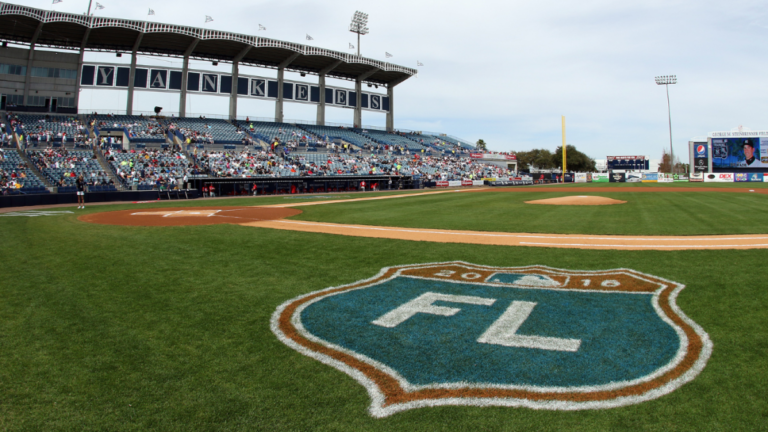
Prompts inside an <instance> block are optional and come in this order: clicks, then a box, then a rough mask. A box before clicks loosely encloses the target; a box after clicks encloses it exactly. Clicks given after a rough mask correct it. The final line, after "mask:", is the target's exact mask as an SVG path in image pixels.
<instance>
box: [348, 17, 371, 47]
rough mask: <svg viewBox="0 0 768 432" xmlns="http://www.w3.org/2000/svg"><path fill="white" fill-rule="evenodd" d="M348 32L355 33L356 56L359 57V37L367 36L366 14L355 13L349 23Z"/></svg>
mask: <svg viewBox="0 0 768 432" xmlns="http://www.w3.org/2000/svg"><path fill="white" fill-rule="evenodd" d="M349 31H351V32H352V33H357V55H360V35H367V34H368V31H369V29H368V14H367V13H363V12H360V11H356V12H355V14H354V15H352V22H351V23H349Z"/></svg>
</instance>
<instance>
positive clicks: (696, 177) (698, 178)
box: [691, 173, 704, 182]
mask: <svg viewBox="0 0 768 432" xmlns="http://www.w3.org/2000/svg"><path fill="white" fill-rule="evenodd" d="M691 181H692V182H703V181H704V173H693V174H691Z"/></svg>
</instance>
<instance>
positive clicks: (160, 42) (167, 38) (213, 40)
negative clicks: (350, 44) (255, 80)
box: [0, 2, 416, 84]
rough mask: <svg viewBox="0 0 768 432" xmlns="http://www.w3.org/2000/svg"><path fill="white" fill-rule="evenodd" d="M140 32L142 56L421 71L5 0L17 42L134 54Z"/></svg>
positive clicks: (339, 70) (379, 74)
mask: <svg viewBox="0 0 768 432" xmlns="http://www.w3.org/2000/svg"><path fill="white" fill-rule="evenodd" d="M89 30H90V33H89ZM86 35H87V36H88V37H87V39H86ZM140 35H141V36H142V37H141V40H140V43H139V46H138V48H137V53H139V54H147V55H155V56H167V57H184V55H185V52H186V51H187V50H188V49H190V48H193V49H192V51H191V52H190V53H189V56H190V58H194V59H198V60H206V61H220V62H232V61H234V59H235V58H237V57H239V56H241V55H242V53H243V52H244V51H245V48H246V47H249V46H250V47H251V48H250V49H249V50H247V52H246V53H245V55H244V56H243V57H242V59H241V60H240V64H242V65H249V66H256V67H266V68H277V67H278V65H280V64H281V63H283V62H285V61H286V60H289V59H291V57H293V56H295V55H297V56H296V57H295V58H294V59H293V60H292V61H290V64H289V65H288V66H285V69H287V70H290V71H295V72H304V73H309V74H318V73H319V72H320V71H322V70H323V69H326V68H328V67H330V66H333V65H334V64H336V63H338V65H336V66H335V67H334V68H333V69H332V70H330V71H329V72H327V76H329V77H333V78H340V79H347V80H354V79H356V78H357V77H360V76H363V77H365V79H364V81H365V82H367V83H373V84H397V83H399V82H402V81H404V80H406V79H408V78H409V77H411V76H413V75H415V74H416V70H415V69H411V68H407V67H404V66H398V65H395V64H392V63H387V62H382V61H379V60H374V59H369V58H365V57H361V56H357V55H354V54H347V53H342V52H338V51H332V50H328V49H323V48H317V47H312V46H307V45H301V44H297V43H292V42H283V41H278V40H274V39H267V38H263V37H259V36H248V35H243V34H238V33H230V32H225V31H220V30H211V29H205V28H200V27H189V26H180V25H174V24H162V23H156V22H148V21H137V20H126V19H120V18H103V17H96V16H90V17H89V16H86V15H85V14H83V15H79V14H72V13H64V12H56V11H48V10H43V9H37V8H32V7H27V6H20V5H15V4H10V3H3V2H0V40H3V41H7V42H11V43H17V44H22V45H25V44H26V45H30V44H32V43H34V44H35V45H36V46H47V47H51V48H57V49H72V50H79V49H80V48H81V46H82V44H83V41H84V40H85V46H84V49H85V50H87V51H106V52H129V53H130V52H133V49H134V45H135V44H136V42H137V41H138V40H139V36H140ZM195 42H197V43H196V44H195ZM339 62H340V63H339Z"/></svg>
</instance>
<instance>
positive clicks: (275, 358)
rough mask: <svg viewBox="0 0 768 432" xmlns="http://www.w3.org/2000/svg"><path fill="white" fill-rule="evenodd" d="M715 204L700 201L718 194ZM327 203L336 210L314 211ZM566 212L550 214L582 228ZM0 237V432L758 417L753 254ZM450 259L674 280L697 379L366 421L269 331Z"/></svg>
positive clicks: (449, 197)
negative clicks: (700, 350) (624, 399)
mask: <svg viewBox="0 0 768 432" xmlns="http://www.w3.org/2000/svg"><path fill="white" fill-rule="evenodd" d="M531 195H536V194H531ZM635 195H641V194H633V195H632V196H635ZM493 196H496V197H497V198H502V199H507V198H512V197H514V196H517V194H498V193H488V194H480V193H478V194H474V193H473V194H458V193H457V194H443V195H435V196H434V197H419V198H418V200H420V201H419V203H418V204H417V205H418V206H422V207H423V210H422V212H420V213H418V214H416V215H412V216H410V218H411V220H412V221H413V223H416V222H418V220H420V219H421V218H423V219H424V220H429V221H431V222H430V223H434V221H435V218H437V220H438V221H439V223H440V224H453V225H455V226H464V227H465V228H466V225H471V224H468V223H467V221H469V220H471V219H472V218H473V217H475V215H476V214H482V213H486V212H494V211H499V212H502V211H503V209H501V208H500V209H498V210H494V206H493V205H492V203H491V202H489V201H486V200H488V199H490V197H493ZM547 196H552V195H551V194H548V195H547ZM438 197H439V199H437V198H438ZM719 197H722V199H723V200H725V203H730V204H729V205H737V204H738V201H736V202H732V201H729V200H730V199H731V198H732V197H733V198H734V199H735V198H736V196H732V195H718V194H715V195H714V196H711V197H710V196H708V197H707V199H719ZM747 197H748V199H751V200H754V201H750V202H748V203H747V204H749V205H752V206H757V207H755V208H756V209H764V207H760V206H764V205H765V203H764V200H765V197H752V196H745V198H747ZM653 198H654V199H658V197H656V196H654V197H653ZM761 199H762V200H763V201H760V200H761ZM410 200H414V199H413V198H403V199H396V200H382V201H372V202H371V205H374V203H375V206H378V209H379V211H380V212H383V213H387V214H388V215H389V216H388V217H389V219H388V220H389V221H397V222H398V223H399V222H400V220H399V219H397V218H398V215H397V214H398V212H400V211H404V212H405V213H409V212H411V213H413V212H414V211H415V210H414V208H415V207H410V205H411V204H410ZM463 200H469V201H463ZM475 200H477V201H475ZM676 200H677V198H675V199H672V200H671V202H675V201H676ZM254 201H258V202H259V204H264V203H267V202H272V201H276V202H285V201H286V200H284V199H282V197H277V198H269V199H265V200H254ZM246 202H250V200H239V199H238V200H216V201H208V202H206V201H202V200H197V201H194V202H192V203H189V204H190V205H196V206H200V205H206V204H209V205H214V206H220V205H244V204H245V203H246ZM716 202H717V204H716V205H713V206H712V207H713V208H716V207H719V206H722V205H726V204H723V203H721V202H720V201H716ZM176 204H177V203H173V204H171V205H174V206H175V205H176ZM646 204H647V205H650V204H651V203H650V202H647V203H646ZM161 205H162V206H169V204H168V203H162V204H161ZM701 205H704V203H702V204H701ZM157 206H160V205H153V206H132V207H131V206H125V205H122V206H109V207H99V208H96V207H89V208H88V209H86V210H85V211H86V212H92V211H105V210H108V209H122V208H142V207H157ZM349 206H351V204H338V205H329V206H313V207H305V208H304V210H305V212H306V213H304V215H302V216H305V217H306V216H312V215H313V214H314V216H313V217H316V218H318V219H319V218H320V217H321V216H322V217H324V218H327V219H338V218H342V219H345V220H346V219H347V218H348V219H349V220H350V221H353V222H352V223H363V222H369V221H372V220H376V219H375V218H374V217H373V213H374V209H373V208H367V207H366V206H363V203H360V204H355V205H354V206H353V207H349ZM357 206H362V207H357ZM403 206H404V209H403ZM456 206H461V207H460V208H457V207H456ZM502 207H503V206H502ZM673 208H674V207H673ZM326 209H328V210H334V209H335V211H329V212H328V213H323V212H325V211H326ZM448 209H454V210H453V211H448ZM315 211H320V213H315ZM81 212H82V211H81ZM334 212H335V213H336V214H335V215H334V214H332V213H334ZM353 212H354V214H357V216H356V217H353V216H354V214H353ZM462 212H465V213H466V212H470V214H468V215H467V214H463V213H462ZM650 213H652V212H648V214H650ZM746 213H748V214H750V215H751V216H750V219H749V220H750V221H756V220H758V219H759V218H760V217H761V216H762V215H761V214H759V213H758V211H757V210H754V209H752V210H751V211H749V212H746ZM708 214H711V213H708ZM715 214H718V213H715ZM763 214H765V213H763ZM644 215H646V213H641V214H639V215H638V214H637V213H635V212H629V213H626V214H625V216H626V217H627V219H624V221H625V223H626V224H629V225H632V224H636V223H639V224H645V225H644V226H648V227H652V225H651V224H650V223H649V222H648V223H646V222H643V217H645V216H644ZM634 216H643V217H634ZM577 217H581V216H578V215H570V216H569V217H567V218H563V219H560V222H561V223H564V224H565V223H568V224H570V223H577V224H579V226H590V224H588V223H581V222H579V221H578V220H577ZM723 217H724V216H723ZM656 221H657V222H656V223H662V224H663V223H671V222H665V219H663V218H659V219H656ZM555 222H556V220H555V219H553V220H551V221H550V222H548V224H549V226H551V227H554V226H556V223H555ZM377 223H378V222H377ZM592 223H594V222H592ZM390 224H392V223H390ZM713 225H714V224H713ZM760 226H762V227H764V225H760ZM702 227H704V225H699V228H702ZM470 228H471V229H479V228H476V227H470ZM702 229H703V228H702ZM0 239H1V241H0V244H1V245H2V248H0V259H2V261H3V262H4V263H5V266H4V269H5V271H4V272H3V278H2V282H0V344H1V345H0V346H2V350H0V429H3V430H13V431H17V430H18V431H27V430H45V431H52V430H62V431H64V430H78V431H103V430H109V431H167V430H185V431H187V430H216V431H230V430H231V431H254V430H264V431H274V430H289V431H309V430H319V431H369V430H370V431H391V430H416V431H431V430H451V431H454V430H458V431H476V430H509V431H518V430H543V431H547V430H551V431H560V430H569V431H570V430H574V431H617V430H618V431H635V430H651V431H710V430H711V431H715V430H726V429H727V430H766V425H768V402H767V400H768V399H767V398H766V396H765V388H766V384H768V378H767V377H768V366H767V364H768V362H766V358H767V356H768V331H767V330H766V325H765V324H766V322H768V312H766V311H767V307H768V286H767V284H766V283H765V282H764V280H763V275H762V271H761V269H762V268H763V267H764V263H765V262H766V261H767V260H768V251H766V250H733V251H664V252H655V251H598V250H591V251H581V250H567V249H547V248H518V247H498V246H479V245H464V244H461V245H459V244H436V243H426V242H409V241H395V240H384V239H368V238H354V237H345V236H332V235H324V234H312V233H298V232H287V231H277V230H268V229H258V228H251V227H241V226H234V225H214V226H193V227H121V226H106V225H92V224H86V223H82V222H79V221H77V220H76V218H75V215H64V216H50V217H37V218H26V217H2V218H0ZM453 260H463V261H468V262H472V263H476V264H483V265H494V266H522V265H532V264H543V265H549V266H553V267H559V268H566V269H579V270H603V269H610V268H620V267H625V268H632V269H635V270H638V271H641V272H646V273H650V274H653V275H657V276H661V277H664V278H668V279H671V280H673V281H676V282H680V283H683V284H686V285H687V288H686V289H685V290H683V291H682V292H681V294H680V296H679V298H678V300H677V302H678V305H679V306H680V307H681V309H682V310H683V311H684V312H685V313H686V314H687V315H688V316H689V317H690V318H691V319H693V320H694V321H696V322H697V323H698V324H699V325H701V326H702V327H703V328H704V330H705V331H707V332H708V333H709V335H710V337H711V338H712V341H713V343H714V351H713V355H712V357H711V359H710V360H709V363H708V364H707V366H706V368H705V369H704V370H703V372H702V373H701V375H700V376H699V377H697V378H696V379H695V380H694V381H693V382H691V383H689V384H686V385H684V386H683V387H681V388H680V389H678V390H676V391H674V392H672V393H671V394H669V395H667V396H663V397H661V398H659V399H657V400H653V401H649V402H644V403H641V404H638V405H633V406H629V407H624V408H613V409H607V410H593V411H579V412H554V411H541V410H539V411H537V410H530V409H523V408H498V407H492V408H477V407H439V408H423V409H416V410H411V411H406V412H403V413H399V414H396V415H393V416H391V417H387V418H384V419H374V418H372V417H370V416H369V415H368V413H367V407H368V405H369V398H368V395H367V393H366V391H365V390H364V389H363V387H361V386H360V385H359V384H358V383H357V382H355V381H354V380H352V379H351V378H349V377H348V376H347V375H345V374H343V373H341V372H339V371H337V370H336V369H333V368H330V367H328V366H325V365H323V364H321V363H319V362H317V361H315V360H312V359H310V358H308V357H305V356H303V355H301V354H299V353H297V352H295V351H293V350H292V349H290V348H288V347H286V346H285V345H283V344H282V343H281V342H279V341H278V340H277V338H276V337H275V336H274V335H273V334H272V332H271V331H270V329H269V320H270V316H271V315H272V313H273V312H274V310H275V309H276V307H277V306H278V305H280V304H281V303H283V302H285V301H286V300H288V299H291V298H293V297H296V296H298V295H301V294H305V293H308V292H311V291H314V290H319V289H322V288H326V287H330V286H337V285H342V284H347V283H351V282H354V281H357V280H360V279H364V278H368V277H371V276H373V275H374V274H376V273H377V272H378V271H379V269H381V268H382V267H385V266H392V265H401V264H413V263H424V262H438V261H453Z"/></svg>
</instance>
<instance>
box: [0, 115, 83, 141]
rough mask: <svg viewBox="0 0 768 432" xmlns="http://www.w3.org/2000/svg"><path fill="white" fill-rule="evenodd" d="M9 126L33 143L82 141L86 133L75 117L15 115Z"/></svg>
mask: <svg viewBox="0 0 768 432" xmlns="http://www.w3.org/2000/svg"><path fill="white" fill-rule="evenodd" d="M11 125H12V126H13V127H14V128H16V130H17V132H18V131H21V132H22V133H23V134H24V135H26V136H27V137H28V138H29V139H31V140H33V141H49V142H61V141H62V140H63V139H64V138H66V140H67V141H69V142H72V141H83V140H85V138H86V135H87V133H88V130H87V128H86V127H85V126H84V125H83V123H82V122H81V121H80V119H79V118H77V117H76V116H66V117H62V116H51V115H39V114H16V115H14V116H13V117H11Z"/></svg>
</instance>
